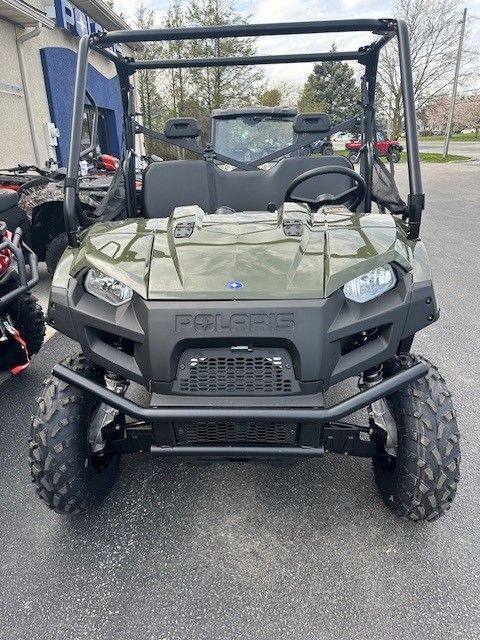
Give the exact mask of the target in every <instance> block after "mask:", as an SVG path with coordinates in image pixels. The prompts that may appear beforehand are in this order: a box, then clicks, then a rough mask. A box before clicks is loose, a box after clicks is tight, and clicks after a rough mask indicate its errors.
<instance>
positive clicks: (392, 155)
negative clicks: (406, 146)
mask: <svg viewBox="0 0 480 640" xmlns="http://www.w3.org/2000/svg"><path fill="white" fill-rule="evenodd" d="M401 155H402V154H401V153H400V150H399V149H395V148H390V149H389V151H388V154H387V157H388V159H389V161H390V162H393V163H394V164H397V162H400V158H401Z"/></svg>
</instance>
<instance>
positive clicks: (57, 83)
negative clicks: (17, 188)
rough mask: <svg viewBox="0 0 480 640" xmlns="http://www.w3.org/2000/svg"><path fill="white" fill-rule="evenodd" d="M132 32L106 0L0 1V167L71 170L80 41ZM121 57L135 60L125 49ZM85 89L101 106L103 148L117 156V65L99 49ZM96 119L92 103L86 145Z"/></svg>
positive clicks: (87, 113) (119, 115)
mask: <svg viewBox="0 0 480 640" xmlns="http://www.w3.org/2000/svg"><path fill="white" fill-rule="evenodd" d="M127 28H129V27H128V25H127V24H126V23H125V22H124V21H123V20H122V19H121V18H119V17H118V16H117V15H116V14H114V13H113V12H112V11H111V9H110V8H109V7H108V6H107V5H105V4H104V3H103V2H102V1H101V0H75V4H73V3H72V2H70V0H29V1H28V3H27V2H24V1H23V0H0V122H1V128H0V168H4V167H7V166H14V165H15V164H17V163H19V162H23V163H27V164H37V165H38V166H44V165H45V163H46V162H49V161H51V160H53V161H54V162H56V163H57V164H58V166H65V165H66V162H67V158H68V146H69V136H70V120H71V114H72V105H73V85H74V77H75V64H76V52H77V49H78V42H79V39H80V36H82V35H83V34H85V33H92V32H96V31H105V30H120V29H127ZM122 53H123V54H124V55H129V56H134V55H135V52H134V51H132V50H131V49H129V48H128V47H126V46H125V45H123V51H122ZM87 87H88V90H89V91H90V93H91V94H92V96H93V98H94V100H95V102H96V104H97V106H98V109H99V115H100V117H99V126H98V146H99V148H100V150H101V152H102V153H110V154H112V155H114V156H117V157H118V156H119V154H120V148H121V140H122V105H121V100H120V91H119V86H118V80H117V77H116V71H115V66H114V65H113V64H112V63H111V62H110V61H108V60H107V59H106V58H105V57H103V56H101V55H100V54H98V53H95V52H93V53H92V54H91V56H90V66H89V70H88V80H87ZM92 118H93V109H92V107H91V105H89V104H88V100H87V101H86V105H85V116H84V131H83V138H84V144H85V146H88V145H89V133H90V128H91V123H92ZM138 142H139V149H138V151H139V152H140V153H141V152H142V149H141V141H140V140H139V141H138Z"/></svg>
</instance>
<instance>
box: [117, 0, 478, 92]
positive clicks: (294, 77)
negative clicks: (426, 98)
mask: <svg viewBox="0 0 480 640" xmlns="http://www.w3.org/2000/svg"><path fill="white" fill-rule="evenodd" d="M431 1H432V2H435V0H431ZM145 3H146V5H147V6H148V7H149V8H151V9H154V10H155V11H156V12H157V16H158V22H159V23H160V22H161V19H162V16H163V15H164V13H165V11H166V9H167V8H168V6H169V4H170V2H169V0H145ZM234 6H235V9H236V10H237V11H238V13H243V14H245V15H250V16H251V19H250V22H258V23H262V22H290V21H302V20H329V19H334V18H337V19H342V18H389V17H391V16H392V15H393V6H394V0H236V1H235V2H234ZM461 6H462V7H463V6H465V7H467V9H468V14H469V15H470V16H472V18H471V21H470V29H471V32H472V41H474V42H475V46H476V47H478V48H480V0H465V2H464V3H463V4H462V5H461ZM115 8H116V9H117V10H119V11H123V13H124V15H125V17H126V19H127V22H130V23H131V22H132V18H133V12H134V3H132V0H116V2H115ZM473 16H475V17H476V19H475V18H473ZM460 18H461V10H460V11H459V19H460ZM366 37H367V38H368V34H337V35H336V36H335V44H336V45H337V47H338V48H339V49H345V50H352V49H357V48H358V47H359V46H361V45H363V44H367V43H368V42H367V41H366V40H365V38H366ZM331 45H332V34H327V35H315V34H312V35H307V36H302V37H291V36H275V37H270V38H260V39H258V41H257V48H258V51H259V53H273V54H275V53H278V54H280V53H300V52H318V51H320V50H329V49H330V48H331ZM312 66H313V65H312V64H295V65H272V66H270V67H264V68H265V71H266V74H267V77H268V78H270V79H271V81H272V82H276V81H277V80H283V79H284V80H288V81H290V82H293V83H295V84H300V83H303V82H304V81H305V80H306V78H307V76H308V74H309V73H310V72H311V70H312Z"/></svg>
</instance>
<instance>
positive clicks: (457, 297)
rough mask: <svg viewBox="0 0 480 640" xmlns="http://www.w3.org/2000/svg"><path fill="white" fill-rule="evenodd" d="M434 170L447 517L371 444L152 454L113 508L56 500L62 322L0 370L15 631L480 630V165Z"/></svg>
mask: <svg viewBox="0 0 480 640" xmlns="http://www.w3.org/2000/svg"><path fill="white" fill-rule="evenodd" d="M403 171H404V169H403V168H399V169H398V174H399V179H400V181H401V182H402V181H403V180H404V176H403ZM424 178H425V185H426V191H427V194H428V200H427V202H428V215H426V216H425V225H424V230H423V234H422V235H423V237H424V239H425V241H426V242H427V245H428V248H429V253H430V257H431V260H432V263H433V267H434V271H435V282H436V288H437V296H438V299H439V302H440V304H441V307H442V316H441V319H440V321H439V322H437V323H436V324H435V325H433V326H431V327H429V328H428V329H427V330H425V331H423V332H422V334H419V336H418V338H417V340H416V343H415V349H416V350H417V351H418V352H421V353H423V354H424V355H426V356H427V357H428V358H429V359H431V360H433V361H434V362H436V363H437V364H438V366H439V367H440V369H441V370H442V372H443V373H444V374H445V376H446V378H447V381H448V383H449V385H450V387H451V389H452V391H453V393H454V399H455V403H456V406H457V410H458V413H459V423H460V428H461V430H462V453H463V467H462V482H461V485H460V488H459V494H458V497H457V500H456V502H455V503H454V505H453V507H452V509H451V511H450V512H449V513H448V514H447V515H446V516H445V517H443V518H441V519H440V520H439V521H437V522H434V523H431V524H429V525H413V524H409V523H406V522H403V521H401V520H399V519H397V518H396V517H395V516H394V515H392V514H391V513H390V512H388V511H387V510H386V509H385V507H384V506H383V504H382V502H381V500H380V498H379V497H378V495H377V493H376V490H375V487H374V483H373V478H372V472H371V468H370V462H369V461H368V460H361V459H349V458H344V457H336V456H326V457H325V458H324V459H323V460H318V461H309V462H306V463H303V464H300V465H296V466H294V467H291V468H286V469H284V468H277V467H271V466H268V465H264V464H256V463H247V464H239V463H227V464H221V463H216V464H212V465H211V466H208V467H201V466H190V465H187V464H184V463H181V462H179V461H172V462H165V461H161V460H159V459H156V458H148V457H140V456H135V457H128V458H125V460H124V462H123V473H122V476H121V478H120V481H119V483H118V485H117V486H116V488H115V489H114V491H113V493H112V494H111V496H110V497H109V499H108V500H107V501H106V503H105V504H104V505H103V506H102V507H100V508H99V509H97V510H96V511H95V512H93V513H91V514H90V515H88V516H84V517H77V518H68V517H62V516H59V515H56V514H54V513H50V512H49V511H48V510H47V509H46V508H45V507H44V506H43V505H42V504H41V503H40V501H39V500H38V499H37V498H36V497H35V496H34V493H33V489H32V487H31V485H30V483H29V475H28V464H27V461H26V453H27V444H26V441H27V434H28V429H29V426H28V423H29V416H30V414H31V413H32V412H33V410H34V399H35V397H36V396H38V394H39V391H40V388H41V381H42V379H43V378H44V377H45V376H46V374H47V372H48V370H49V369H50V367H51V366H52V365H53V364H54V363H55V362H57V361H58V360H59V359H61V358H62V357H63V356H64V355H66V354H67V353H69V352H71V351H73V350H75V345H73V344H72V343H71V342H69V341H68V340H67V339H66V338H64V337H63V336H60V335H58V334H57V335H55V336H54V337H53V338H52V339H51V340H49V342H48V343H47V344H46V346H45V348H44V350H43V351H42V352H41V354H39V356H37V357H36V358H35V360H34V361H33V363H32V366H31V368H30V369H29V370H27V371H26V372H25V373H24V374H23V375H22V376H21V377H19V378H17V379H11V378H10V379H7V380H6V381H4V382H3V384H1V385H0V406H1V407H2V420H1V422H0V465H1V469H2V478H1V480H0V504H1V505H2V511H1V516H0V541H1V547H0V594H1V595H0V638H1V639H2V640H3V639H5V640H16V639H21V640H24V639H25V640H26V639H28V640H47V639H48V640H52V639H61V640H69V639H72V640H73V639H75V640H77V639H79V638H91V639H95V640H103V639H107V638H108V639H109V640H113V639H122V640H130V639H135V640H138V639H141V640H144V639H152V640H153V639H155V640H162V639H165V640H175V639H181V640H187V639H188V640H191V639H195V640H204V639H205V640H207V639H208V640H211V639H215V640H254V639H255V640H284V639H289V638H292V639H295V640H333V639H338V640H340V639H341V640H367V638H368V639H369V640H372V639H373V640H376V639H379V640H380V639H381V640H394V639H395V640H398V638H406V639H407V640H417V639H418V640H423V639H424V638H427V637H429V638H432V639H435V640H447V639H448V640H452V639H455V640H456V639H457V638H468V639H476V638H479V637H480V610H479V601H480V536H479V533H480V530H479V509H478V494H477V490H478V489H479V487H480V471H479V465H478V457H477V456H478V454H479V451H478V449H479V447H478V439H477V438H478V437H479V435H480V432H479V422H478V417H477V413H478V404H479V400H480V398H479V393H478V383H477V380H478V372H479V368H478V362H479V359H480V349H479V344H480V319H479V318H480V314H479V303H478V282H477V279H478V273H479V265H480V243H479V237H480V233H479V218H478V204H479V200H478V182H479V178H480V163H468V164H462V165H460V164H451V165H442V166H434V165H428V166H426V167H425V170H424ZM46 283H47V280H46V277H44V278H43V280H42V286H43V289H42V287H40V290H39V292H40V295H41V298H42V300H45V292H46ZM352 384H353V383H350V382H348V383H345V384H342V385H339V388H338V389H335V390H334V391H333V393H332V394H331V396H332V398H335V397H336V396H339V395H343V394H345V392H346V391H347V390H348V389H350V388H353V387H352ZM475 496H477V497H475ZM475 505H476V506H475Z"/></svg>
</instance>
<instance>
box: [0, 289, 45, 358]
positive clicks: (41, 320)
mask: <svg viewBox="0 0 480 640" xmlns="http://www.w3.org/2000/svg"><path fill="white" fill-rule="evenodd" d="M5 313H6V314H8V315H9V316H10V317H11V319H12V322H13V325H14V326H15V327H16V328H17V329H18V331H19V332H20V335H21V336H22V338H23V340H25V343H26V345H27V350H28V355H29V356H30V357H32V356H34V355H35V354H36V353H38V352H39V351H40V349H41V347H42V344H43V341H44V339H45V317H44V315H43V311H42V308H41V306H40V305H39V304H38V300H37V298H36V297H35V296H34V295H33V294H32V293H30V292H29V291H27V292H26V293H22V294H20V295H19V296H18V298H17V299H16V300H15V301H14V302H13V303H12V305H11V306H10V307H9V308H8V309H6V311H5ZM20 352H21V349H20V348H19V349H18V351H17V350H16V351H15V353H12V354H11V355H6V356H4V357H2V358H1V360H0V371H7V370H8V369H11V368H12V367H14V366H16V365H17V364H18V354H19V353H20Z"/></svg>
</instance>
